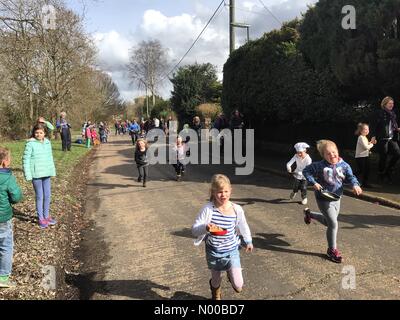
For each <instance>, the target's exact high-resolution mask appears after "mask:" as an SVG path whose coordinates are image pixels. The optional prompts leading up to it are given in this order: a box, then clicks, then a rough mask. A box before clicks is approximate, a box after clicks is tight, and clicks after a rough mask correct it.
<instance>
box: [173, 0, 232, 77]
mask: <svg viewBox="0 0 400 320" xmlns="http://www.w3.org/2000/svg"><path fill="white" fill-rule="evenodd" d="M223 4H225V0H222V1H221V3H220V4H219V6H218V8H217V9H216V10H215V11H214V13H213V15H212V16H211V18H210V19H209V20H208V22H207V24H206V25H205V26H204V28H203V30H201V32H200V34H199V35H198V36H197V38H196V40H195V41H194V42H193V43H192V45H191V46H190V48H189V49H188V50H187V51H186V53H185V54H184V55H183V57H182V58H181V59H180V60H179V62H178V63H177V64H176V65H175V66H174V67H173V68H172V69H171V71H170V72H168V73H167V74H166V76H167V77H168V76H169V75H170V74H171V73H172V72H173V71H174V70H175V69H176V68H177V67H178V66H179V65H180V64H181V62H182V61H183V59H185V58H186V56H187V55H188V54H189V52H190V50H192V48H193V47H194V46H195V44H196V43H197V41H198V40H199V39H200V37H201V36H202V35H203V33H204V31H206V29H207V27H208V26H209V24H210V23H211V21H212V20H213V19H214V17H215V15H216V14H217V12H218V10H219V9H220V8H221V6H222V5H223Z"/></svg>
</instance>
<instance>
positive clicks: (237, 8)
mask: <svg viewBox="0 0 400 320" xmlns="http://www.w3.org/2000/svg"><path fill="white" fill-rule="evenodd" d="M236 10H239V11H243V12H250V13H252V14H259V15H262V16H264V17H269V15H267V14H265V13H262V12H256V11H253V10H249V9H245V8H240V7H236Z"/></svg>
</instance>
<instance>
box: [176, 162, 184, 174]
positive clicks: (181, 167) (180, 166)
mask: <svg viewBox="0 0 400 320" xmlns="http://www.w3.org/2000/svg"><path fill="white" fill-rule="evenodd" d="M173 166H174V168H175V172H176V174H177V175H179V176H180V175H181V174H182V172H184V171H185V166H184V165H183V164H182V162H179V161H178V163H177V164H174V165H173Z"/></svg>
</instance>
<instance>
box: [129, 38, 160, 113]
mask: <svg viewBox="0 0 400 320" xmlns="http://www.w3.org/2000/svg"><path fill="white" fill-rule="evenodd" d="M165 50H166V49H164V48H163V47H162V45H161V43H160V41H158V40H151V41H142V42H141V43H140V44H139V45H138V46H137V47H133V48H132V49H131V50H130V53H129V64H128V72H129V76H130V78H131V79H132V80H133V82H135V83H136V85H137V87H138V88H139V89H142V88H144V89H145V91H146V98H147V96H148V91H150V93H151V95H152V98H153V107H154V105H155V96H156V93H157V89H158V88H159V86H160V85H161V83H162V81H163V80H167V79H168V77H167V76H166V70H167V68H168V58H167V54H166V52H165ZM147 116H149V110H148V102H147Z"/></svg>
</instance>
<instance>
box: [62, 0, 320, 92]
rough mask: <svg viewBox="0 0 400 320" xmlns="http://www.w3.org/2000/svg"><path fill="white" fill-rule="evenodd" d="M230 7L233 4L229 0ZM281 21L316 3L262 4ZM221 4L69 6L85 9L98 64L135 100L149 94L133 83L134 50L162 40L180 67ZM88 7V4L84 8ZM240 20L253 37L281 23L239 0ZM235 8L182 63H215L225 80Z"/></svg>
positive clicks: (248, 0)
mask: <svg viewBox="0 0 400 320" xmlns="http://www.w3.org/2000/svg"><path fill="white" fill-rule="evenodd" d="M225 2H226V3H227V4H228V3H229V0H226V1H225ZM262 2H263V3H264V4H265V5H266V6H267V7H268V8H269V9H270V10H271V11H272V12H273V14H274V16H275V17H277V18H278V19H279V20H280V21H287V20H291V19H293V18H295V17H296V16H300V15H301V13H302V12H305V11H306V10H307V5H308V4H313V3H315V2H316V0H262ZM219 3H220V1H219V0H114V1H112V0H66V4H67V6H68V7H69V8H71V9H73V10H74V11H75V12H77V13H78V14H82V12H83V8H84V7H85V8H86V10H85V28H86V31H87V32H88V33H90V34H91V36H92V38H93V40H94V43H95V44H96V46H97V49H98V65H99V67H100V68H101V69H102V70H104V71H105V72H107V73H109V74H110V75H111V76H112V78H113V80H114V81H115V83H116V84H117V85H118V87H119V90H120V92H121V95H122V97H123V98H124V99H126V100H129V99H132V98H134V97H136V96H139V95H143V92H142V91H140V90H138V89H137V88H136V87H135V86H134V85H132V84H131V83H130V81H129V78H128V76H127V73H126V64H127V63H128V62H129V49H131V48H132V47H134V46H136V45H137V44H138V43H139V42H140V41H142V40H150V39H158V40H160V41H161V43H162V45H163V47H164V48H165V50H166V53H167V54H168V56H169V58H170V61H171V64H172V65H174V64H175V63H176V62H177V61H179V59H180V58H181V57H182V56H183V54H184V53H185V52H186V50H187V49H188V48H189V47H190V45H191V44H192V43H193V41H194V39H195V38H196V37H197V36H198V34H199V33H200V31H201V30H202V29H203V27H204V25H205V24H206V23H207V21H208V19H209V18H210V17H211V15H212V14H213V12H214V10H215V9H216V8H217V6H218V5H219ZM83 4H84V5H83ZM236 6H237V9H236V20H237V21H238V22H244V23H248V24H250V25H251V27H250V37H251V38H252V39H255V38H258V37H260V36H261V35H262V34H263V33H264V32H268V31H270V30H272V29H275V28H279V27H280V25H279V23H278V22H277V21H276V19H275V18H274V17H272V16H271V14H270V13H269V12H268V11H267V10H266V9H265V8H263V6H262V4H261V1H260V0H236ZM228 23H229V10H228V7H227V6H225V7H223V8H222V10H221V11H220V12H219V14H218V15H217V16H216V17H215V19H214V20H213V22H212V23H211V24H210V26H209V27H208V29H207V31H206V32H205V33H204V34H203V36H202V38H201V39H200V41H199V42H198V43H197V44H196V46H195V47H194V48H193V50H191V52H190V54H189V55H188V56H187V58H185V60H184V61H183V62H182V65H185V64H188V63H194V62H198V63H205V62H210V63H212V64H213V65H215V66H216V67H217V70H218V73H219V78H220V79H221V80H222V68H223V64H224V63H225V61H226V59H227V58H228V56H229V28H228V25H229V24H228ZM245 36H246V32H245V31H244V30H238V31H237V46H240V45H241V44H243V43H244V42H245ZM171 89H172V86H171V84H170V83H169V82H168V81H167V82H166V83H163V85H162V86H161V87H160V88H159V90H158V91H159V94H160V95H162V96H163V97H165V98H167V97H168V96H169V95H170V91H171Z"/></svg>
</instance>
